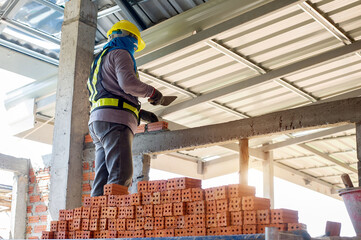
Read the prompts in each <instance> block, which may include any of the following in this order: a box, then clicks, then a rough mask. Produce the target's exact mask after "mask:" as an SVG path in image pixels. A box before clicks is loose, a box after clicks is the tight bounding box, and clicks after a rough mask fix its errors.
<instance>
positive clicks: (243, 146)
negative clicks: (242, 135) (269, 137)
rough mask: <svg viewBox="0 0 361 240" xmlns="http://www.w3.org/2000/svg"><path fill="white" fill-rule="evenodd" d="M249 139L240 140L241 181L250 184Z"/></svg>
mask: <svg viewBox="0 0 361 240" xmlns="http://www.w3.org/2000/svg"><path fill="white" fill-rule="evenodd" d="M248 163H249V152H248V139H240V140H239V183H240V184H244V185H248Z"/></svg>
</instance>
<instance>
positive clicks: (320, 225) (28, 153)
mask: <svg viewBox="0 0 361 240" xmlns="http://www.w3.org/2000/svg"><path fill="white" fill-rule="evenodd" d="M0 76H1V77H2V79H6V84H4V85H3V86H2V87H1V88H0V103H1V104H0V116H2V117H1V118H0V132H1V136H2V137H1V138H0V153H2V154H7V155H11V156H15V157H24V158H31V159H32V160H34V159H35V160H38V161H41V156H42V155H45V154H49V153H51V146H50V145H47V144H41V143H37V142H33V141H29V140H24V139H19V138H16V137H13V136H12V135H11V130H10V127H9V125H8V122H7V116H6V110H5V107H4V104H3V101H4V99H5V93H7V92H9V91H11V90H13V89H16V88H18V87H20V86H23V85H25V84H28V83H30V82H32V81H33V80H32V79H28V78H25V77H22V76H20V75H16V74H13V73H10V72H7V71H5V70H2V69H1V68H0ZM178 176H179V175H176V174H172V173H167V172H163V171H159V170H155V169H151V172H150V178H151V180H157V179H169V178H174V177H178ZM262 182H263V180H262V173H261V172H259V171H257V170H254V169H251V170H250V172H249V185H252V186H255V187H256V191H257V193H256V195H257V196H259V197H262V191H263V187H262ZM235 183H238V175H237V174H230V175H226V176H222V177H218V178H213V179H209V180H205V181H203V188H208V187H214V186H221V185H228V184H235ZM0 184H7V185H12V174H11V173H8V172H4V171H0ZM274 186H275V208H288V209H293V210H297V211H298V215H299V222H301V223H304V224H306V225H307V229H308V232H309V234H310V235H311V236H312V237H317V236H322V235H324V231H325V226H326V221H334V222H341V223H342V228H341V236H355V235H356V234H355V231H354V230H353V227H352V224H351V221H350V219H349V217H348V214H347V211H346V208H345V206H344V203H343V202H342V201H339V200H336V199H333V198H330V197H327V196H325V195H322V194H319V193H317V192H314V191H310V190H308V189H306V188H303V187H300V186H298V185H295V184H292V183H289V182H286V181H283V180H281V179H278V178H275V183H274ZM8 223H9V216H7V215H6V214H4V213H0V226H2V227H0V236H2V237H5V238H7V237H8V235H7V234H8V232H7V230H4V229H2V228H4V227H3V226H7V225H8ZM7 228H9V227H8V226H7Z"/></svg>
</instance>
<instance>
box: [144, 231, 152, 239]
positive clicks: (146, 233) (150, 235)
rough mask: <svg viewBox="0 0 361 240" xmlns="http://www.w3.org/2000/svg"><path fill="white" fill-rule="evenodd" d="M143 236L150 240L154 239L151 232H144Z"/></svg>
mask: <svg viewBox="0 0 361 240" xmlns="http://www.w3.org/2000/svg"><path fill="white" fill-rule="evenodd" d="M144 236H145V237H146V238H152V237H154V232H153V230H147V231H144Z"/></svg>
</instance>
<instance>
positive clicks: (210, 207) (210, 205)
mask: <svg viewBox="0 0 361 240" xmlns="http://www.w3.org/2000/svg"><path fill="white" fill-rule="evenodd" d="M206 212H207V214H210V213H217V204H216V201H214V200H213V201H206Z"/></svg>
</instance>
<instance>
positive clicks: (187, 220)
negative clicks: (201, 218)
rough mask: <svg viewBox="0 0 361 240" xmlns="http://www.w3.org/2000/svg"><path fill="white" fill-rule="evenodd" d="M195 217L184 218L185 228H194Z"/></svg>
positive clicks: (187, 216) (186, 216)
mask: <svg viewBox="0 0 361 240" xmlns="http://www.w3.org/2000/svg"><path fill="white" fill-rule="evenodd" d="M194 221H195V215H185V216H184V227H185V228H192V227H193V226H194Z"/></svg>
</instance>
